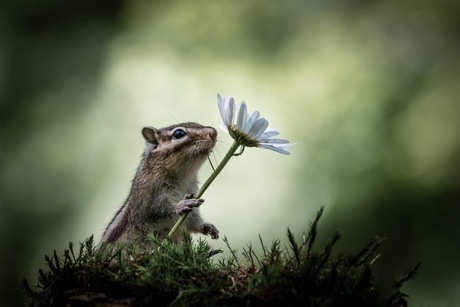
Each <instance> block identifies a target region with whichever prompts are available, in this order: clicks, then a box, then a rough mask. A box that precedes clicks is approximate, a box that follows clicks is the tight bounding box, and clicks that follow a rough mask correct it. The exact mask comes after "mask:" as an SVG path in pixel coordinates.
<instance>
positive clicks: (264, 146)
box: [259, 144, 291, 155]
mask: <svg viewBox="0 0 460 307" xmlns="http://www.w3.org/2000/svg"><path fill="white" fill-rule="evenodd" d="M259 146H260V147H262V148H265V149H269V150H273V151H276V152H279V153H280V154H283V155H290V154H291V153H290V152H289V151H287V150H285V149H284V148H283V147H284V146H283V147H281V146H273V145H267V144H260V145H259ZM289 148H290V147H289Z"/></svg>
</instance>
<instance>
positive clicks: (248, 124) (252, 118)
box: [242, 111, 260, 133]
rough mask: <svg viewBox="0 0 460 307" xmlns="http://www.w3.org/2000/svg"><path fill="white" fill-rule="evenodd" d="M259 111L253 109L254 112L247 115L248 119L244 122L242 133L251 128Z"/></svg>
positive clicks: (257, 117)
mask: <svg viewBox="0 0 460 307" xmlns="http://www.w3.org/2000/svg"><path fill="white" fill-rule="evenodd" d="M259 116H260V113H259V112H257V111H255V112H254V113H252V114H251V116H249V119H248V120H247V122H246V125H245V126H244V130H242V131H243V132H244V133H248V132H249V130H251V128H252V125H254V123H255V121H256V120H258V119H259Z"/></svg>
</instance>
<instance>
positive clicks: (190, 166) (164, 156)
mask: <svg viewBox="0 0 460 307" xmlns="http://www.w3.org/2000/svg"><path fill="white" fill-rule="evenodd" d="M177 129H181V130H183V131H185V132H186V136H184V137H181V138H177V139H176V138H175V137H174V132H175V131H176V130H177ZM143 135H144V138H145V140H146V148H145V150H144V154H143V155H142V160H141V163H140V165H139V168H138V170H137V172H136V175H135V177H134V179H133V183H132V187H131V191H130V193H129V196H128V198H127V199H126V202H125V204H124V205H123V206H122V207H121V208H120V210H119V211H118V212H117V214H116V215H115V217H114V218H113V219H112V221H111V223H110V224H109V225H108V227H107V229H106V230H105V233H104V235H103V237H102V241H101V245H105V244H107V243H111V244H119V243H123V244H133V243H134V244H137V245H139V246H140V247H144V248H148V247H149V246H150V243H149V242H150V241H149V240H148V236H147V235H148V234H154V235H156V236H158V237H160V238H164V237H166V235H167V234H168V232H169V231H170V229H171V228H172V227H173V225H174V223H175V222H176V221H177V219H178V218H179V216H180V214H181V213H183V212H184V208H185V209H186V210H189V209H190V208H189V207H187V204H189V203H190V202H192V203H196V201H195V200H184V196H185V195H186V194H195V193H196V192H197V173H198V169H199V168H200V166H201V165H202V164H203V162H204V161H205V160H206V158H207V156H208V155H209V153H210V152H211V150H212V148H213V147H214V145H215V143H216V137H217V132H216V130H215V129H214V128H212V127H205V126H202V125H200V124H197V123H182V124H178V125H173V126H169V127H166V128H162V129H155V128H149V127H146V128H144V129H143ZM200 203H201V202H200ZM200 203H198V206H199V204H200ZM195 206H196V204H195V205H193V207H195ZM184 225H185V229H186V230H187V231H189V232H201V233H204V234H211V236H212V237H213V238H217V237H218V235H217V233H218V231H217V229H215V227H214V226H213V225H210V224H205V223H203V220H202V218H201V216H200V213H199V210H198V208H193V209H191V212H190V214H189V216H188V218H187V219H186V221H185V223H184ZM182 228H184V226H182ZM182 231H183V230H180V229H179V231H178V232H177V234H176V235H175V237H174V238H173V240H175V241H180V240H181V236H182Z"/></svg>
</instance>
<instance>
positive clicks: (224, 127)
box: [219, 122, 228, 133]
mask: <svg viewBox="0 0 460 307" xmlns="http://www.w3.org/2000/svg"><path fill="white" fill-rule="evenodd" d="M219 126H220V129H222V130H224V131H225V132H226V133H228V128H227V125H225V123H224V122H221V123H220V124H219Z"/></svg>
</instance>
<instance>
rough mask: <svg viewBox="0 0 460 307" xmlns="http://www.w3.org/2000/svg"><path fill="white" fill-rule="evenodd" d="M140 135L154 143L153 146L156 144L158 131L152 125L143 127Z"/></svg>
mask: <svg viewBox="0 0 460 307" xmlns="http://www.w3.org/2000/svg"><path fill="white" fill-rule="evenodd" d="M142 135H143V136H144V139H145V140H146V141H147V142H148V143H150V144H153V145H155V147H156V146H157V145H158V133H157V130H156V129H155V128H153V127H144V128H143V129H142Z"/></svg>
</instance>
